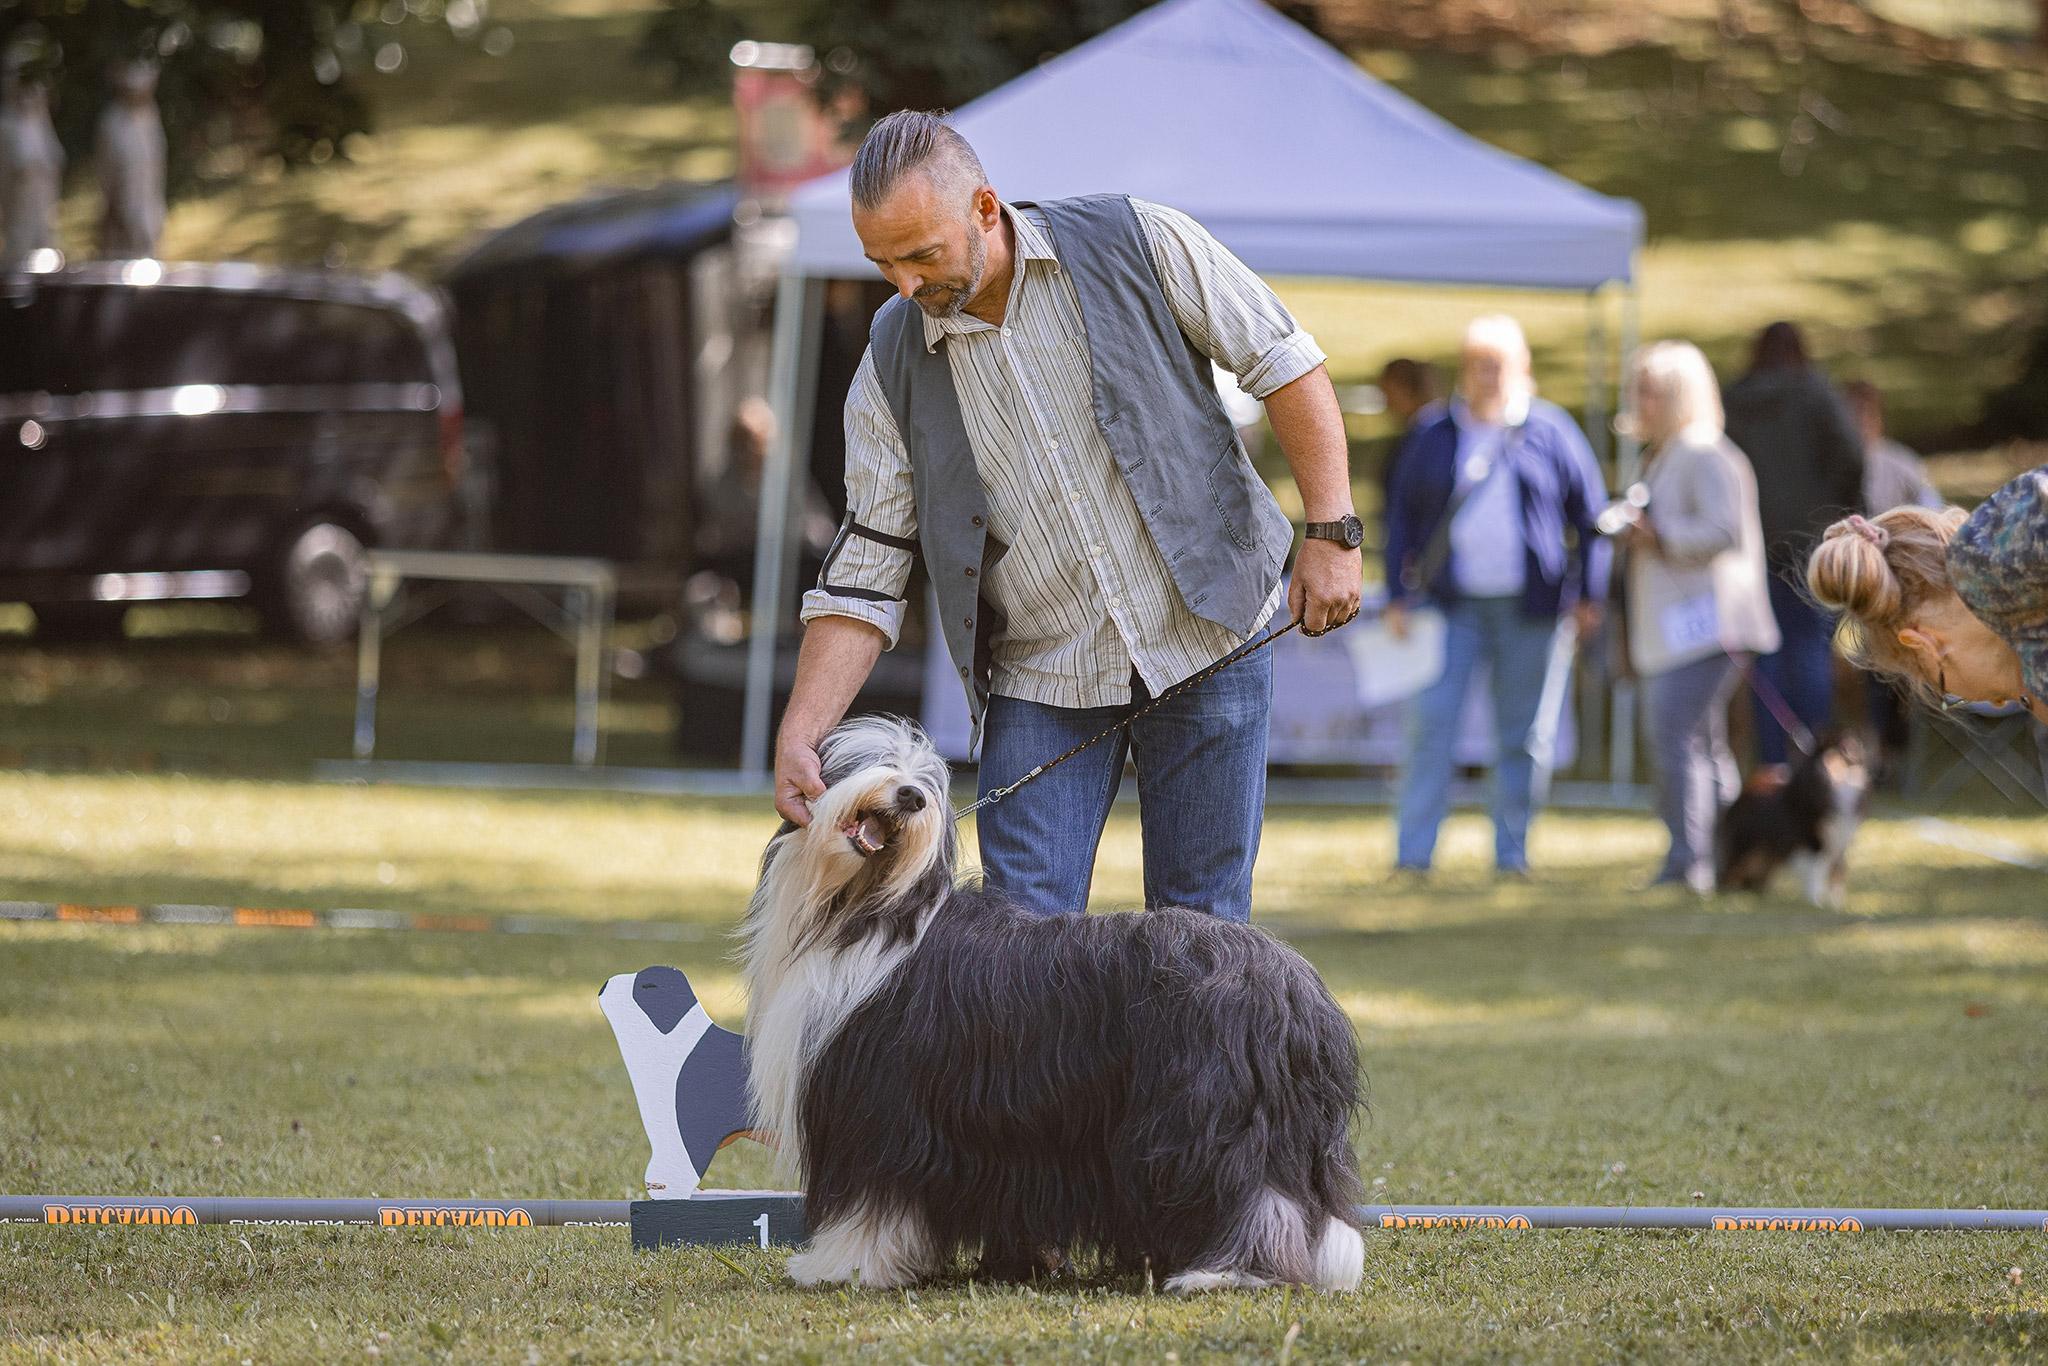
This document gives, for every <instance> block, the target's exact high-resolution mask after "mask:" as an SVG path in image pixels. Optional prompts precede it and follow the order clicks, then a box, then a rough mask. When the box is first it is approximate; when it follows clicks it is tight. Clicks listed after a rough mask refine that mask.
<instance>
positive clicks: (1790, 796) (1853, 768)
mask: <svg viewBox="0 0 2048 1366" xmlns="http://www.w3.org/2000/svg"><path fill="white" fill-rule="evenodd" d="M1869 806H1870V766H1869V764H1868V763H1867V762H1866V761H1865V759H1864V752H1863V744H1862V742H1861V741H1859V740H1858V739H1857V738H1856V737H1855V736H1854V735H1852V734H1848V733H1846V732H1831V733H1829V734H1826V735H1823V736H1821V737H1820V738H1819V740H1817V741H1816V742H1815V744H1814V746H1813V752H1812V753H1810V754H1807V755H1804V756H1802V757H1801V758H1800V760H1799V762H1798V763H1796V764H1794V765H1793V766H1792V767H1791V768H1790V769H1783V768H1771V769H1760V770H1758V771H1757V772H1756V773H1755V774H1754V775H1752V776H1751V778H1750V780H1749V783H1748V785H1747V786H1745V787H1744V788H1743V790H1742V794H1741V795H1740V796H1738V797H1737V798H1736V799H1735V800H1734V801H1733V802H1731V803H1729V806H1728V809H1727V810H1725V811H1723V812H1722V813H1721V819H1720V823H1719V824H1718V825H1717V826H1716V828H1715V830H1714V864H1715V884H1716V886H1717V887H1718V888H1719V890H1721V891H1724V892H1731V891H1733V892H1761V891H1762V890H1763V889H1764V888H1765V887H1766V886H1768V885H1769V883H1770V881H1771V878H1772V877H1773V876H1775V875H1776V873H1777V871H1778V870H1779V869H1780V868H1782V867H1784V866H1785V865H1786V864H1787V863H1790V864H1792V865H1793V866H1794V867H1796V868H1797V869H1798V870H1799V876H1800V881H1801V883H1802V884H1803V885H1804V887H1805V891H1806V899H1807V900H1808V901H1810V902H1812V903H1813V904H1814V905H1815V906H1820V907H1824V908H1828V907H1831V908H1833V909H1835V910H1840V909H1841V908H1842V905H1843V903H1844V902H1845V901H1846V900H1847V898H1848V892H1849V863H1848V859H1849V845H1850V843H1851V842H1852V841H1853V840H1854V839H1855V838H1856V828H1857V827H1858V826H1860V825H1861V824H1862V823H1863V815H1864V812H1865V811H1866V810H1868V809H1869Z"/></svg>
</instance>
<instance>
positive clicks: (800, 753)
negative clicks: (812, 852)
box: [775, 730, 825, 826]
mask: <svg viewBox="0 0 2048 1366" xmlns="http://www.w3.org/2000/svg"><path fill="white" fill-rule="evenodd" d="M824 795H825V779H824V776H823V774H822V773H820V771H819V768H818V742H817V741H816V740H811V739H806V738H805V737H803V736H800V735H791V734H789V733H788V731H787V730H785V731H784V732H783V735H782V738H781V739H780V740H779V741H777V743H776V746H775V809H776V811H778V812H779V813H781V816H782V818H783V819H784V820H786V821H788V822H790V823H791V824H793V825H799V826H804V825H809V824H810V823H811V803H812V802H813V801H816V800H817V799H818V798H819V797H822V796H824Z"/></svg>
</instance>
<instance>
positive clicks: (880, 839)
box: [840, 813, 896, 858]
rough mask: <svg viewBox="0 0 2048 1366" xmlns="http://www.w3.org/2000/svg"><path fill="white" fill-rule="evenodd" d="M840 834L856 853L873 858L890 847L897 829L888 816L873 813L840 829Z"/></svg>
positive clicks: (849, 822)
mask: <svg viewBox="0 0 2048 1366" xmlns="http://www.w3.org/2000/svg"><path fill="white" fill-rule="evenodd" d="M840 833H841V834H843V835H845V836H846V841H847V843H849V844H851V845H852V846H853V852H854V853H856V854H859V855H860V856H861V857H862V858H873V857H874V856H875V855H876V854H879V853H881V852H882V851H883V850H884V849H887V848H888V847H889V840H890V837H891V836H893V835H894V834H895V833H896V827H895V825H894V823H892V822H891V821H890V820H889V819H888V818H887V817H886V816H883V815H881V814H879V813H872V814H869V815H866V816H862V817H860V818H858V819H857V820H851V821H848V822H847V823H846V824H845V825H843V826H841V827H840Z"/></svg>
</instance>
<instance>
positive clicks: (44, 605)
mask: <svg viewBox="0 0 2048 1366" xmlns="http://www.w3.org/2000/svg"><path fill="white" fill-rule="evenodd" d="M30 610H31V611H33V612H34V613H35V614H36V639H37V640H62V641H79V642H85V641H95V640H119V639H120V638H121V624H122V622H124V621H126V620H127V619H128V607H127V604H125V603H119V602H38V603H34V604H32V605H31V607H30Z"/></svg>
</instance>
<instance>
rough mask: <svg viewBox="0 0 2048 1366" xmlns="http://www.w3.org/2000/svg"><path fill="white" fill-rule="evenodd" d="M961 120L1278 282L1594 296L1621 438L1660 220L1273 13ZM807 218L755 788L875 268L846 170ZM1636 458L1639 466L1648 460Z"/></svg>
mask: <svg viewBox="0 0 2048 1366" xmlns="http://www.w3.org/2000/svg"><path fill="white" fill-rule="evenodd" d="M951 122H952V124H953V126H954V127H956V128H958V129H959V130H960V132H961V133H962V134H963V135H964V136H965V137H966V138H967V140H968V141H969V142H971V143H972V144H973V145H974V148H975V150H976V152H977V153H979V154H980V156H981V159H982V163H983V165H984V166H985V167H986V168H987V169H988V173H989V178H990V180H991V182H992V183H993V184H994V185H996V187H997V188H998V189H999V190H1000V191H1001V192H1002V193H1003V194H1004V195H1005V196H1006V197H1008V198H1012V199H1019V198H1022V199H1053V198H1059V197H1063V196H1067V195H1075V194H1086V193H1091V192H1100V191H1117V192H1124V193H1129V194H1133V195H1137V196H1139V197H1141V198H1145V199H1151V200H1157V201H1159V202H1161V203H1165V204H1171V205H1173V206H1174V207H1175V208H1178V209H1182V210H1184V211H1186V212H1187V213H1189V214H1191V215H1193V216H1194V217H1195V218H1196V219H1197V220H1198V221H1200V222H1201V223H1202V224H1203V225H1204V226H1205V227H1207V228H1208V229H1209V230H1210V231H1211V232H1213V233H1214V234H1215V235H1216V237H1217V238H1218V240H1220V241H1221V242H1223V243H1224V245H1226V246H1228V247H1229V248H1230V249H1231V250H1232V251H1234V252H1236V253H1237V254H1238V255H1239V256H1240V257H1241V258H1243V260H1244V261H1245V262H1246V263H1247V264H1248V265H1250V266H1251V267H1252V268H1253V269H1254V270H1257V271H1258V272H1260V273H1261V274H1263V275H1294V276H1322V277H1333V276H1334V277H1349V278H1354V279H1360V280H1374V281H1387V282H1408V283H1417V284H1422V283H1427V284H1454V285H1469V286H1493V287H1505V288H1524V289H1542V290H1557V291H1570V292H1575V293H1581V294H1584V295H1586V296H1587V298H1588V301H1589V308H1588V322H1589V329H1588V330H1589V335H1588V345H1587V370H1588V374H1587V379H1588V383H1587V396H1588V397H1587V407H1588V412H1587V415H1586V416H1587V422H1588V427H1589V429H1590V430H1591V431H1592V432H1593V433H1594V440H1595V442H1596V444H1598V443H1599V442H1600V440H1601V438H1602V435H1603V433H1604V428H1605V425H1606V413H1605V411H1604V405H1603V399H1602V396H1601V391H1602V384H1601V379H1602V377H1603V376H1604V375H1605V374H1606V373H1607V369H1608V365H1609V362H1610V354H1609V351H1608V345H1607V341H1606V338H1605V335H1604V327H1603V326H1602V318H1603V310H1602V309H1601V308H1599V307H1598V306H1597V305H1598V303H1599V301H1600V300H1601V299H1602V297H1603V295H1604V291H1606V290H1607V289H1608V288H1609V287H1610V286H1614V287H1619V288H1620V289H1622V290H1623V291H1625V292H1624V299H1623V324H1622V337H1621V343H1622V347H1623V350H1624V353H1625V352H1626V350H1627V349H1628V348H1629V347H1631V346H1632V345H1633V332H1634V317H1635V310H1634V289H1633V279H1634V264H1635V256H1636V251H1637V249H1638V247H1639V246H1640V244H1641V241H1642V211H1641V210H1640V208H1638V207H1637V205H1636V204H1634V203H1633V202H1631V201H1629V200H1621V199H1610V198H1607V197H1605V196H1603V195H1598V194H1595V193H1593V192H1592V191H1590V190H1587V189H1585V188H1584V187H1582V186H1580V185H1577V184H1574V183H1573V182H1572V181H1569V180H1566V179H1565V178H1564V177H1562V176H1559V175H1557V174H1555V173H1554V172H1551V171H1549V170H1546V169H1544V168H1543V167H1541V166H1538V165H1536V164H1534V163H1532V162H1528V161H1524V160H1521V159H1520V158H1518V157H1514V156H1511V155H1509V154H1508V153H1506V152H1503V151H1501V150H1499V149H1498V148H1495V147H1492V146H1489V145H1488V144H1486V143H1483V142H1481V141H1479V140H1478V139H1476V138H1473V137H1470V136H1468V135H1466V134H1465V133H1463V132H1461V131H1459V130H1458V129H1457V128H1455V127H1453V126H1452V125H1450V124H1448V123H1446V122H1444V121H1443V120H1442V119H1439V118H1437V117H1436V116H1435V115H1433V114H1431V113H1429V112H1428V111H1427V110H1424V109H1422V108H1421V107H1419V106H1418V105H1416V104H1414V103H1413V102H1412V101H1410V100H1408V99H1407V98H1406V97H1404V96H1402V95H1400V94H1398V93H1397V92H1395V91H1393V90H1391V89H1389V88H1388V87H1386V86H1384V85H1382V84H1381V83H1380V82H1378V81H1376V80H1374V79H1373V78H1372V77H1371V76H1368V75H1367V74H1365V73H1364V72H1363V71H1361V70H1359V69H1358V67H1357V66H1356V65H1354V64H1353V63H1352V62H1351V61H1350V60H1349V59H1348V58H1346V57H1345V56H1344V55H1343V54H1342V53H1340V52H1338V51H1336V50H1335V49H1334V48H1331V47H1329V46H1328V45H1327V44H1325V43H1323V42H1321V41H1319V40H1318V39H1316V38H1315V37H1314V36H1313V35H1311V34H1309V33H1308V32H1307V31H1306V30H1304V29H1302V28H1300V27H1299V26H1298V25H1296V24H1294V23H1292V22H1290V21H1288V20H1286V19H1284V18H1282V17H1281V16H1280V15H1278V14H1276V13H1275V12H1274V11H1273V10H1271V9H1270V8H1268V7H1267V6H1266V5H1265V4H1263V3H1261V0H1165V3H1162V4H1159V5H1156V6H1154V7H1153V8H1151V9H1148V10H1146V11H1144V12H1143V13H1141V14H1139V15H1137V16H1136V17H1134V18H1132V19H1130V20H1128V21H1126V22H1125V23H1123V24H1121V25H1119V26H1118V27H1116V28H1114V29H1111V30H1110V31H1108V32H1107V33H1104V34H1102V35H1100V36H1099V37H1097V38H1095V39H1093V40H1091V41H1089V42H1087V43H1084V44H1082V45H1081V46H1080V47H1077V48H1075V49H1074V50H1072V51H1071V52H1068V53H1065V54H1063V55H1062V56H1059V57H1057V58H1054V59H1053V60H1052V61H1049V62H1047V63H1046V64H1045V65H1043V66H1041V67H1039V68H1037V69H1036V70H1034V71H1031V72H1028V73H1026V74H1025V75H1023V76H1020V77H1018V78H1017V79H1016V80H1014V81H1011V82H1010V83H1009V84H1008V85H1005V86H1003V87H1001V88H1000V89H998V90H996V91H994V92H992V93H990V94H988V95H985V96H983V97H982V98H981V99H978V100H976V101H974V102H973V103H972V104H969V105H967V106H966V107H965V108H963V109H961V110H959V111H958V112H957V113H956V114H955V115H954V116H953V117H952V119H951ZM791 217H792V219H793V220H794V224H795V228H796V243H795V248H794V251H793V253H792V256H791V258H790V259H789V261H788V262H787V264H786V265H785V268H784V274H783V277H782V281H781V287H780V289H779V291H778V294H777V300H776V313H775V341H774V358H773V362H772V367H773V368H772V378H771V388H772V393H771V396H770V397H771V401H772V403H773V404H774V407H775V409H776V412H777V416H778V418H779V421H778V423H777V427H776V432H777V435H776V440H775V442H774V445H773V447H772V449H771V451H770V454H769V462H768V468H767V470H766V471H765V478H764V496H763V498H762V500H761V525H760V540H759V543H758V549H757V556H758V558H757V562H756V572H755V578H754V621H755V623H756V627H755V630H754V633H753V637H752V641H751V645H750V653H749V658H748V673H747V698H746V712H745V721H744V727H743V733H742V743H741V763H742V766H743V769H744V771H745V773H746V775H747V776H748V777H750V778H754V779H758V778H760V777H761V776H762V775H764V774H765V773H766V772H767V770H768V766H769V744H770V737H769V734H768V728H769V718H770V712H771V710H772V703H773V689H774V677H775V645H776V639H777V636H778V634H779V629H780V627H781V625H782V618H783V615H784V613H783V608H782V598H783V588H784V584H785V582H786V579H787V575H788V573H789V572H790V570H791V566H790V565H789V563H788V558H789V557H788V554H787V552H788V550H789V549H790V547H789V546H788V545H787V544H786V542H785V538H784V535H783V529H784V525H785V523H786V522H787V517H788V510H789V506H790V491H791V489H792V487H793V485H794V479H793V473H794V471H795V470H797V469H799V468H801V467H802V466H803V464H804V462H805V458H806V454H807V453H806V452H803V451H800V450H798V449H797V448H796V446H797V443H798V442H799V441H800V440H801V439H802V433H804V432H806V431H808V430H809V421H808V417H809V411H810V407H811V395H810V394H808V393H807V392H805V390H806V387H807V386H806V380H807V377H808V376H809V375H810V374H811V373H812V372H813V371H814V370H815V366H816V361H815V343H816V337H817V333H818V325H819V321H818V320H819V312H820V308H821V301H822V289H823V284H824V282H825V281H827V280H831V279H846V278H855V279H871V278H873V272H874V267H873V266H872V265H871V264H870V263H869V262H868V261H867V259H866V258H865V257H864V256H863V255H862V253H861V248H860V242H859V240H858V239H857V238H856V237H855V235H854V232H853V225H852V219H851V208H850V199H849V196H848V191H847V176H846V173H845V172H843V171H842V172H839V173H836V174H834V175H830V176H825V177H822V178H820V179H818V180H816V181H813V182H811V183H810V184H808V185H806V186H804V187H803V188H801V189H800V190H798V191H797V192H796V194H795V196H794V197H793V198H792V201H791ZM1623 454H1624V464H1625V465H1627V464H1629V463H1631V462H1630V457H1631V456H1632V454H1633V452H1632V451H1624V453H1623ZM1631 472H1632V471H1630V470H1627V469H1625V470H1624V471H1623V474H1624V478H1626V477H1627V476H1628V475H1629V474H1630V473H1631ZM770 491H780V493H781V496H780V497H776V496H771V493H770ZM1616 719H1617V733H1618V732H1619V722H1620V719H1621V718H1620V717H1619V716H1617V718H1616Z"/></svg>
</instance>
